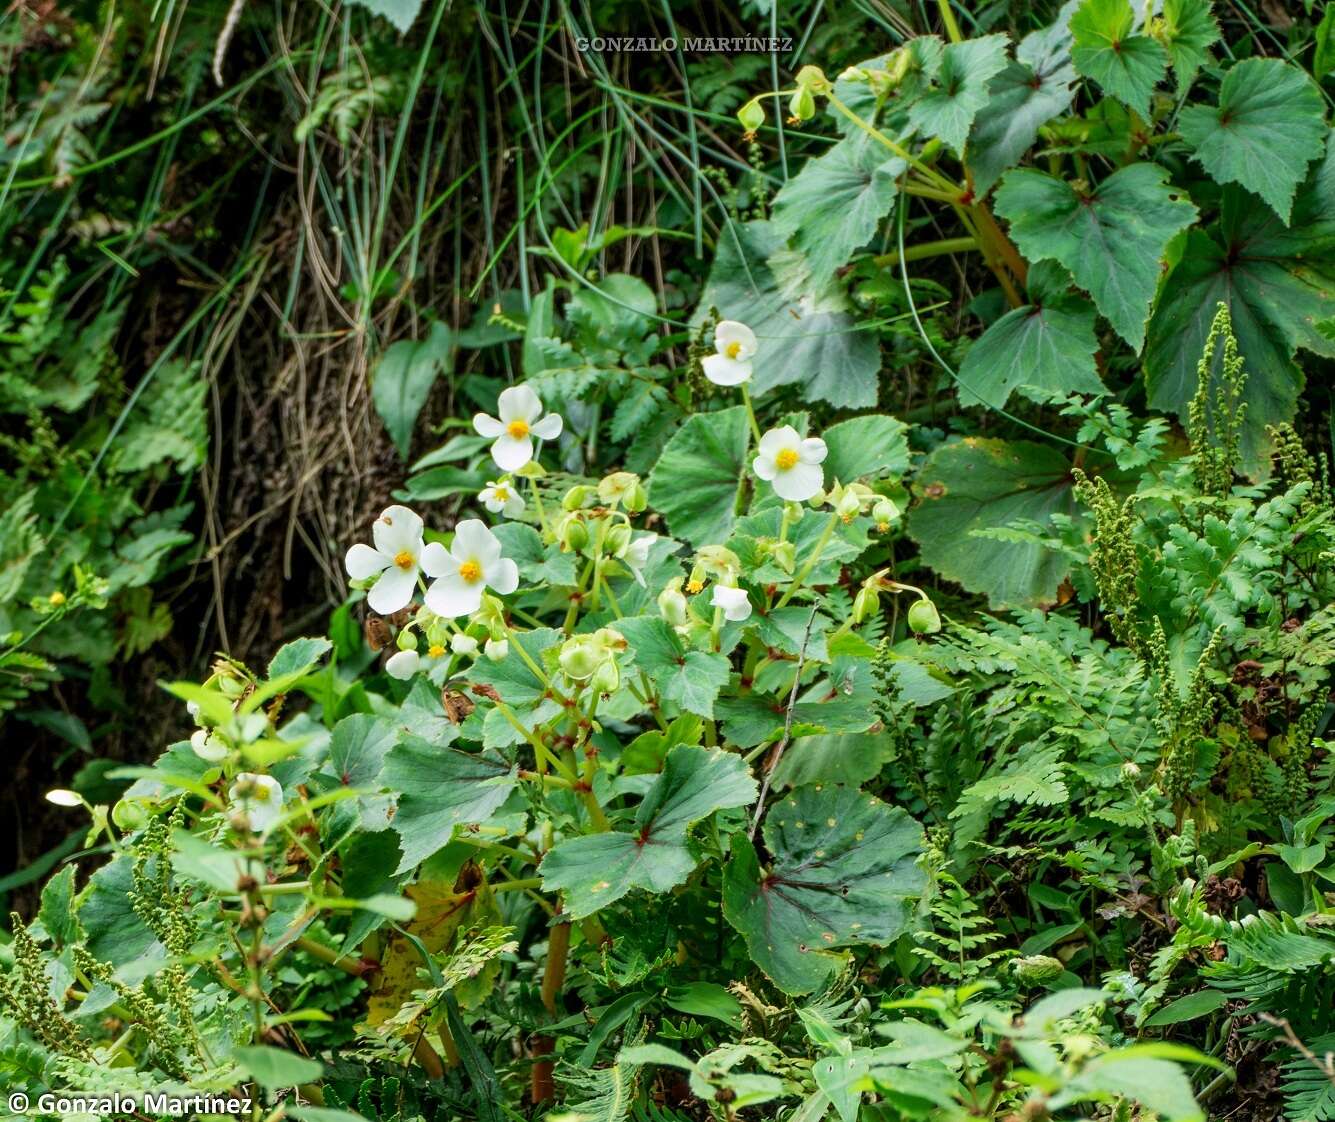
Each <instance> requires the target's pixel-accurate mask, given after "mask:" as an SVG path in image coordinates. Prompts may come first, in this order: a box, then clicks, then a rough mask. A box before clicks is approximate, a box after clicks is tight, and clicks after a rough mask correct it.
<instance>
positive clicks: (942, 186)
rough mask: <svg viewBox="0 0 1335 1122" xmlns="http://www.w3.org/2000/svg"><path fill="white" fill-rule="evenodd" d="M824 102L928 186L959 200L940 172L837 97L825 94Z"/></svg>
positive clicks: (955, 188) (953, 185) (949, 183)
mask: <svg viewBox="0 0 1335 1122" xmlns="http://www.w3.org/2000/svg"><path fill="white" fill-rule="evenodd" d="M825 100H826V101H828V102H829V103H830V104H831V105H833V106H834V108H835V110H836V112H838V113H840V114H842V115H843V116H844V117H847V118H848V119H849V120H850V121H852V122H853V123H854V124H855V125H857V127H858V128H860V129H861V130H862V131H863V132H865V133H866V134H867V135H868V136H870V137H871V138H872V139H873V140H875V141H876V142H877V143H878V144H881V145H883V146H884V147H886V148H888V149H889V150H890V151H891V152H893V153H894V154H895V155H896V156H898V157H899V158H900V159H901V160H903V161H904V162H905V163H906V164H908V166H909V167H911V168H912V169H913V170H914V171H916V172H917V173H918V174H919V175H921V176H922V177H923V178H924V179H925V180H927V182H928V184H930V185H931V186H933V187H935V188H936V189H937V190H938V191H944V192H946V194H947V195H948V197H951V198H959V195H960V191H959V188H958V187H957V186H956V185H955V184H954V183H951V181H950V180H949V179H947V178H946V177H945V176H944V175H942V174H941V173H940V172H938V171H936V170H935V169H934V168H931V167H929V166H928V165H927V164H924V163H923V162H922V161H921V160H920V159H918V157H917V156H915V155H914V154H913V153H912V152H910V151H909V150H908V149H907V148H905V147H904V146H903V145H902V144H898V143H896V142H895V141H893V140H891V139H890V138H889V137H888V136H886V135H885V133H883V132H881V130H880V129H878V128H876V127H875V126H874V125H869V124H868V123H867V122H866V121H864V120H863V119H862V118H861V117H859V116H858V115H857V114H856V113H854V112H853V110H851V109H850V108H849V107H848V106H847V105H845V104H844V103H843V102H842V101H840V100H839V99H838V98H837V97H835V96H834V94H832V93H827V94H826V95H825Z"/></svg>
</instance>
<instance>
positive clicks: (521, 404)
mask: <svg viewBox="0 0 1335 1122" xmlns="http://www.w3.org/2000/svg"><path fill="white" fill-rule="evenodd" d="M496 413H497V415H498V416H499V417H500V418H501V420H502V421H504V422H505V423H506V424H507V425H508V424H509V423H510V422H511V421H527V422H528V423H529V424H532V423H533V422H534V421H536V420H537V419H538V418H539V417H540V416H542V401H541V399H540V398H539V397H538V395H537V394H535V393H534V392H533V391H532V390H531V389H529V388H528V386H511V387H510V388H509V389H506V390H501V396H500V397H499V398H498V399H497V401H496Z"/></svg>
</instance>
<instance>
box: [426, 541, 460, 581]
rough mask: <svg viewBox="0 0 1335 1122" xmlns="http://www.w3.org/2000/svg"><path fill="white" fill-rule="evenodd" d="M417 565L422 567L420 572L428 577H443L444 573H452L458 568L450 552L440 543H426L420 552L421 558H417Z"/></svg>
mask: <svg viewBox="0 0 1335 1122" xmlns="http://www.w3.org/2000/svg"><path fill="white" fill-rule="evenodd" d="M418 563H419V564H420V565H421V566H422V572H424V573H426V575H427V576H429V577H443V576H444V575H445V574H446V573H453V572H455V571H456V570H457V569H458V568H459V566H458V565H457V564H456V563H455V560H454V558H453V557H451V556H450V551H449V550H448V549H446V548H445V547H444V546H443V545H441V544H440V542H427V544H426V547H425V548H424V549H423V550H422V556H421V557H419V558H418Z"/></svg>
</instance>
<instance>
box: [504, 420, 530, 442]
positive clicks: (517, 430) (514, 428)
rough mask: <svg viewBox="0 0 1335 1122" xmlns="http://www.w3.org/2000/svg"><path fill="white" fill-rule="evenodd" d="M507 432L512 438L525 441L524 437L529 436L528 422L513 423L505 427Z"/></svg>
mask: <svg viewBox="0 0 1335 1122" xmlns="http://www.w3.org/2000/svg"><path fill="white" fill-rule="evenodd" d="M505 431H506V432H508V433H509V434H510V435H511V436H513V437H514V438H515V439H516V440H523V439H524V437H526V436H528V422H527V421H511V422H510V423H509V424H508V425H506V426H505Z"/></svg>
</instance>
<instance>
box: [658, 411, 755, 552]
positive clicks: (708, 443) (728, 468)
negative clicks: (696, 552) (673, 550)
mask: <svg viewBox="0 0 1335 1122" xmlns="http://www.w3.org/2000/svg"><path fill="white" fill-rule="evenodd" d="M749 445H750V434H749V433H748V432H747V421H746V406H744V405H735V406H733V407H732V408H731V409H722V410H720V411H719V412H717V413H696V414H695V415H694V416H691V417H688V418H687V419H686V423H685V424H683V425H682V426H681V428H679V429H678V430H677V431H676V432H675V433H673V434H672V439H670V440H669V441H668V442H667V447H666V448H664V449H663V454H662V455H661V456H659V458H658V463H656V464H655V465H654V470H653V471H652V472H651V473H650V475H649V501H650V502H651V503H653V505H654V507H655V509H657V510H658V511H660V512H661V513H662V515H663V517H664V518H666V519H667V524H668V529H669V530H671V531H672V533H673V534H674V535H675V536H676V537H679V538H685V539H686V540H687V541H688V542H690V543H691V544H692V545H697V546H698V545H705V544H707V543H709V542H719V541H724V540H726V538H727V537H728V535H729V534H730V533H731V532H732V527H733V524H734V523H735V522H736V520H737V494H738V489H739V486H740V483H741V479H742V476H743V474H744V473H745V471H746V452H747V448H748V447H749Z"/></svg>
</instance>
